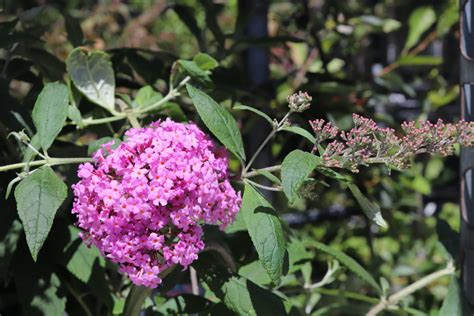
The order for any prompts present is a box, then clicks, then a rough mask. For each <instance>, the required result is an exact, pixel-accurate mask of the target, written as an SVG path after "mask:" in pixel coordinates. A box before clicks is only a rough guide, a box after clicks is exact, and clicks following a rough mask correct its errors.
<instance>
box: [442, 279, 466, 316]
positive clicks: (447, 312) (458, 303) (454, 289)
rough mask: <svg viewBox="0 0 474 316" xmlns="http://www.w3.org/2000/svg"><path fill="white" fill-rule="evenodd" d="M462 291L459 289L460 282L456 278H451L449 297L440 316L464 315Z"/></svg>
mask: <svg viewBox="0 0 474 316" xmlns="http://www.w3.org/2000/svg"><path fill="white" fill-rule="evenodd" d="M461 295H462V294H461V289H460V287H459V281H458V279H457V278H456V277H455V276H452V277H451V282H450V283H449V288H448V295H447V296H446V298H445V299H444V301H443V305H442V306H441V310H440V311H439V316H458V315H459V316H462V315H464V314H463V308H462V306H463V302H462V297H461Z"/></svg>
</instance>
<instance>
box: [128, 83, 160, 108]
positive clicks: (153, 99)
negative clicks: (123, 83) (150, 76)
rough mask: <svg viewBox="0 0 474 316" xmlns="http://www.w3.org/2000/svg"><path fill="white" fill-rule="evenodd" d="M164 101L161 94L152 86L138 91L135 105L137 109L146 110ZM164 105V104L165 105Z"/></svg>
mask: <svg viewBox="0 0 474 316" xmlns="http://www.w3.org/2000/svg"><path fill="white" fill-rule="evenodd" d="M161 99H163V96H162V95H161V93H159V92H157V91H155V90H154V89H153V88H152V87H151V86H144V87H143V88H141V89H140V90H138V92H137V95H136V96H135V103H136V105H137V107H140V108H146V107H148V106H151V105H153V104H155V103H157V102H158V101H160V100H161ZM163 105H164V104H163Z"/></svg>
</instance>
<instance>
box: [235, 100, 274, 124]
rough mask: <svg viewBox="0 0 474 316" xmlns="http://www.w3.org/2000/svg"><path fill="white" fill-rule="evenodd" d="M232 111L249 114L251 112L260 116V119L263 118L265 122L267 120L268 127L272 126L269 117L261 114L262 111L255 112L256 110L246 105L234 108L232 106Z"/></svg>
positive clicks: (238, 105)
mask: <svg viewBox="0 0 474 316" xmlns="http://www.w3.org/2000/svg"><path fill="white" fill-rule="evenodd" d="M232 109H234V110H245V111H250V112H253V113H255V114H257V115H260V116H261V117H263V118H264V119H265V120H267V122H268V123H270V125H273V121H272V119H271V118H270V116H268V115H267V114H265V113H263V112H262V111H260V110H257V109H256V108H253V107H250V106H247V105H243V104H237V105H236V106H234V107H233V108H232Z"/></svg>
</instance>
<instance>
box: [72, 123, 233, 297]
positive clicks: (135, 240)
mask: <svg viewBox="0 0 474 316" xmlns="http://www.w3.org/2000/svg"><path fill="white" fill-rule="evenodd" d="M125 135H126V140H125V141H124V142H122V143H121V144H120V145H119V146H118V147H117V148H116V149H113V142H110V143H107V144H105V145H102V147H101V149H99V150H98V151H97V152H96V153H95V154H94V156H93V161H94V162H93V164H91V163H85V164H82V165H80V166H79V171H78V176H79V178H80V181H79V182H78V183H77V184H75V185H74V186H73V190H74V195H75V200H74V207H73V210H72V212H73V213H74V214H76V215H77V219H78V221H77V226H79V227H80V228H82V229H83V232H82V233H81V237H82V238H83V240H84V241H85V242H86V243H87V244H89V245H94V246H96V247H97V248H98V249H99V250H100V251H101V253H102V254H103V255H104V256H106V257H107V258H109V259H110V260H112V261H114V262H116V263H118V264H119V266H120V271H121V272H123V273H127V274H128V275H129V277H130V279H131V280H132V282H133V283H135V284H137V285H144V286H147V287H152V288H153V287H156V286H157V285H158V284H160V283H161V279H160V277H159V273H160V272H162V271H164V270H166V269H167V268H169V267H171V266H173V265H176V264H179V265H181V266H183V267H184V268H186V267H187V266H188V265H190V264H191V263H192V262H193V261H194V260H196V259H197V257H198V252H199V251H201V250H202V249H203V248H204V242H203V241H202V233H203V232H202V228H201V225H202V224H218V225H220V227H221V229H224V228H225V227H226V226H227V225H228V224H229V223H231V222H232V221H233V220H234V219H235V216H236V214H237V212H238V211H239V208H240V204H241V197H240V193H236V191H235V190H234V189H233V188H232V186H231V185H230V183H229V180H228V173H227V165H228V162H227V151H226V150H225V149H224V148H220V147H217V146H216V145H215V144H214V143H213V141H212V140H211V139H210V138H209V136H207V135H206V134H205V133H203V132H202V131H201V130H200V129H199V128H198V127H197V126H196V125H194V124H191V123H189V124H182V123H176V122H173V121H171V120H169V119H168V120H166V121H162V122H160V121H158V122H155V123H152V124H151V125H150V126H149V127H145V128H132V129H130V130H129V131H127V132H126V133H125Z"/></svg>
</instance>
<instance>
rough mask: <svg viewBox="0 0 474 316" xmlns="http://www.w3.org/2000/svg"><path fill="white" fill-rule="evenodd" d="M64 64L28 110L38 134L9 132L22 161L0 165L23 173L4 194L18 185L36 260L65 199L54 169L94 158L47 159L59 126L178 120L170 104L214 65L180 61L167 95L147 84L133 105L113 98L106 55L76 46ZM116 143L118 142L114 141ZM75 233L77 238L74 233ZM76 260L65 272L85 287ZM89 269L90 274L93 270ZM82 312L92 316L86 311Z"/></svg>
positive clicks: (202, 57) (202, 59) (204, 80)
mask: <svg viewBox="0 0 474 316" xmlns="http://www.w3.org/2000/svg"><path fill="white" fill-rule="evenodd" d="M66 65H67V71H68V78H67V79H68V80H67V85H65V84H63V83H59V82H54V83H47V84H46V85H45V86H44V88H43V90H42V91H41V93H40V94H39V95H38V97H37V100H36V102H35V105H34V108H33V112H32V118H33V123H34V126H35V129H36V133H35V134H34V135H32V134H31V133H25V132H24V131H19V132H12V133H11V134H10V136H13V137H15V138H16V139H17V141H18V143H19V144H20V145H21V147H22V149H23V161H22V162H20V163H15V164H11V165H6V166H0V171H8V170H18V169H20V170H21V171H20V172H18V173H17V177H16V178H15V179H13V180H12V181H11V182H10V184H9V185H8V187H7V190H6V196H7V198H8V196H9V194H10V192H11V190H12V188H13V187H14V185H15V184H18V185H17V187H16V189H15V199H16V201H17V208H18V215H19V217H20V220H21V222H22V224H23V229H24V231H25V234H26V240H27V244H28V247H29V250H30V252H31V256H32V258H33V259H34V260H35V261H36V260H37V257H38V253H39V252H40V250H41V248H42V246H43V244H44V242H45V240H46V238H47V237H48V234H49V232H50V230H51V227H52V225H53V220H54V217H55V214H56V212H57V210H58V209H59V207H60V206H61V204H62V203H63V202H64V200H65V199H66V197H67V191H68V189H67V186H66V185H65V183H64V182H63V181H62V180H61V178H60V177H58V176H57V175H56V173H55V172H54V171H53V169H52V167H53V166H57V165H65V164H78V163H84V162H90V161H91V160H92V159H91V158H90V157H61V158H59V157H52V156H50V154H49V149H50V147H51V145H52V144H53V143H54V141H55V139H56V138H57V137H58V135H59V134H60V133H61V131H62V129H63V127H64V126H65V125H75V126H77V128H78V129H85V128H87V127H89V126H92V125H99V124H109V123H111V122H115V121H121V120H122V121H123V120H128V121H129V123H130V124H131V125H132V126H134V127H139V126H140V124H139V120H141V119H142V118H143V119H144V118H146V117H147V116H150V115H151V114H156V113H160V112H163V111H171V112H174V113H178V116H181V117H182V116H184V114H183V113H182V111H181V110H180V108H179V106H178V105H177V104H175V103H172V102H170V101H172V100H174V99H176V98H177V97H178V96H179V95H180V93H181V92H180V90H182V88H184V86H185V85H186V83H187V82H189V81H190V80H191V76H193V82H195V83H198V84H201V85H209V84H210V83H211V82H210V77H209V75H210V73H211V70H212V69H214V68H215V67H216V66H217V65H218V63H217V61H215V60H214V59H213V58H212V57H210V56H208V55H206V54H198V55H197V56H196V57H195V58H194V60H192V61H185V60H179V61H177V62H176V63H175V64H174V65H173V68H172V74H171V76H170V81H169V89H168V93H167V94H166V95H164V96H163V95H161V94H160V93H159V92H157V91H156V90H154V89H153V88H152V87H150V86H146V87H143V88H142V89H140V90H139V91H138V92H137V94H136V96H135V98H134V100H133V101H132V100H131V98H130V97H127V96H122V98H123V99H120V98H116V92H115V75H114V71H113V68H112V65H111V63H110V59H109V57H108V55H107V54H106V53H104V52H100V51H91V52H88V51H87V50H85V49H83V48H77V49H74V50H73V51H72V52H71V53H70V55H69V57H68V59H67V61H66ZM79 93H80V94H81V95H79ZM81 96H84V97H86V98H87V99H88V100H90V101H91V102H92V103H94V104H96V105H98V106H100V107H102V108H103V109H105V110H106V111H107V112H108V113H109V115H110V116H108V117H103V118H96V117H92V116H83V114H82V113H81V112H80V110H79V102H80V99H81ZM110 139H112V138H110V137H105V138H104V139H99V140H98V141H96V142H93V143H91V144H89V150H88V152H89V153H92V152H95V151H96V150H97V149H98V148H99V147H100V145H101V144H102V143H105V142H107V141H109V140H110ZM115 141H116V144H115V145H118V142H120V140H118V139H116V140H115ZM74 232H75V233H76V234H77V231H74ZM77 251H78V252H79V251H82V250H80V249H79V250H77ZM86 254H87V252H86ZM89 254H90V256H92V257H93V258H92V259H91V262H93V261H94V258H95V257H96V256H97V255H98V253H97V252H89ZM79 257H80V256H75V255H73V256H72V257H71V259H70V261H71V262H68V263H67V268H68V269H69V270H70V272H71V273H73V274H74V275H75V276H77V277H78V278H79V279H80V280H82V281H83V282H86V283H87V282H88V280H89V277H90V275H91V274H90V272H91V271H88V272H87V271H85V270H87V268H85V267H81V266H80V265H81V264H80V263H79V262H72V261H77V260H79V261H80V260H81V259H80V258H79ZM89 270H92V266H91V267H89ZM81 302H82V301H80V303H81ZM60 305H61V304H60ZM81 305H83V304H81ZM63 307H64V306H63ZM85 311H86V312H87V313H88V314H90V311H88V310H87V308H85Z"/></svg>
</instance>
